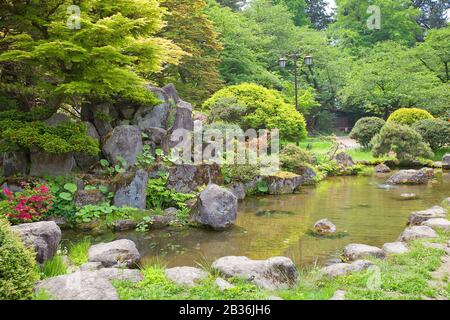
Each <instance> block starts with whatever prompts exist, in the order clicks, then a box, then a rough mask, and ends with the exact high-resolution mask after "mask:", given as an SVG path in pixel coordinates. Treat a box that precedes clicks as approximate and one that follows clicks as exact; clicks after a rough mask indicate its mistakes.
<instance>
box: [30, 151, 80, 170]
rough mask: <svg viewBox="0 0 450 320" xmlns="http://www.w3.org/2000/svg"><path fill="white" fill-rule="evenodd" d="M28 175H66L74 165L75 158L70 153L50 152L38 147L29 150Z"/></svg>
mask: <svg viewBox="0 0 450 320" xmlns="http://www.w3.org/2000/svg"><path fill="white" fill-rule="evenodd" d="M30 159H31V168H30V175H31V176H35V177H43V176H51V177H56V176H67V175H69V174H70V173H71V172H72V169H73V168H74V167H75V159H74V157H73V154H72V153H65V154H50V153H47V152H44V151H41V150H38V149H33V150H31V153H30Z"/></svg>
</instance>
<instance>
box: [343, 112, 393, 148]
mask: <svg viewBox="0 0 450 320" xmlns="http://www.w3.org/2000/svg"><path fill="white" fill-rule="evenodd" d="M385 124H386V121H384V120H383V119H381V118H377V117H367V118H362V119H359V120H358V122H356V125H355V127H354V128H353V130H352V132H351V133H350V138H352V139H355V140H356V141H358V142H359V143H360V144H361V145H362V146H363V147H364V148H368V147H370V141H372V139H373V137H375V135H377V134H378V133H379V132H380V130H381V128H383V126H384V125H385Z"/></svg>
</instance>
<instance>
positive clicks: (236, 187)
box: [227, 182, 247, 200]
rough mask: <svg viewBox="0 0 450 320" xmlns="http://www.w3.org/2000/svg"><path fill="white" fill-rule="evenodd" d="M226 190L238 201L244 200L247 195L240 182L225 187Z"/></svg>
mask: <svg viewBox="0 0 450 320" xmlns="http://www.w3.org/2000/svg"><path fill="white" fill-rule="evenodd" d="M227 188H228V190H230V192H231V193H232V194H234V196H235V197H236V198H237V199H238V200H244V199H245V197H246V195H247V192H246V191H245V185H244V184H243V183H241V182H236V183H233V184H231V185H229V186H227Z"/></svg>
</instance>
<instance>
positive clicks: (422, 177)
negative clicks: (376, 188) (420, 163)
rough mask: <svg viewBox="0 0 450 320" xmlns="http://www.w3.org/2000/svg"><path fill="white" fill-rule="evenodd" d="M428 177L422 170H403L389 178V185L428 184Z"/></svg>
mask: <svg viewBox="0 0 450 320" xmlns="http://www.w3.org/2000/svg"><path fill="white" fill-rule="evenodd" d="M428 180H429V178H428V176H427V175H426V174H425V173H423V172H422V171H420V170H401V171H399V172H397V173H395V174H394V175H393V176H392V177H390V178H389V180H388V181H387V183H389V184H409V185H419V184H427V183H428Z"/></svg>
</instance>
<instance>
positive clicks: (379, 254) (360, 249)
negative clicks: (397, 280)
mask: <svg viewBox="0 0 450 320" xmlns="http://www.w3.org/2000/svg"><path fill="white" fill-rule="evenodd" d="M343 256H344V259H345V260H346V261H356V260H360V259H364V258H368V257H375V258H380V259H382V258H384V257H385V253H384V251H383V250H381V249H380V248H378V247H374V246H368V245H366V244H355V243H353V244H349V245H348V246H346V247H345V248H344V253H343Z"/></svg>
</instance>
